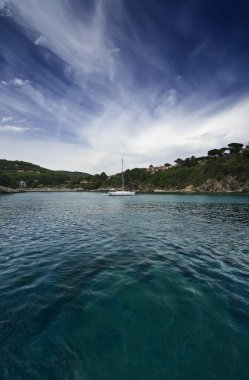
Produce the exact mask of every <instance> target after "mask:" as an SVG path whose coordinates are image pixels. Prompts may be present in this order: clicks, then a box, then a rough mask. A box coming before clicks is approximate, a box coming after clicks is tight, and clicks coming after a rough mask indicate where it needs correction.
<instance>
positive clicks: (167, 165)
mask: <svg viewBox="0 0 249 380" xmlns="http://www.w3.org/2000/svg"><path fill="white" fill-rule="evenodd" d="M164 166H165V167H166V168H170V166H172V165H171V164H169V163H166V164H164Z"/></svg>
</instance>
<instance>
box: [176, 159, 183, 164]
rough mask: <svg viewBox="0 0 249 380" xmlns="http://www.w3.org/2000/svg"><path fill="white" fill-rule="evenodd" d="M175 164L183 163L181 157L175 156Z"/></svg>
mask: <svg viewBox="0 0 249 380" xmlns="http://www.w3.org/2000/svg"><path fill="white" fill-rule="evenodd" d="M174 162H175V163H176V164H177V165H182V164H183V160H182V159H181V158H177V159H176V160H175V161H174Z"/></svg>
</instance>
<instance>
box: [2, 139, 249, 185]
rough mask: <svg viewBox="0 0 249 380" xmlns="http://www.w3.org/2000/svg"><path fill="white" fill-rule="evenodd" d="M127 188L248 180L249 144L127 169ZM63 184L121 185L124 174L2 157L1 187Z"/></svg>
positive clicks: (244, 182) (241, 182)
mask: <svg viewBox="0 0 249 380" xmlns="http://www.w3.org/2000/svg"><path fill="white" fill-rule="evenodd" d="M125 177H126V184H127V188H133V189H136V190H141V191H150V190H154V189H165V190H171V189H172V190H173V189H175V190H180V189H184V188H186V187H187V186H189V185H192V186H194V187H198V186H201V185H202V184H203V183H205V182H206V181H207V180H210V179H215V180H217V181H221V180H225V179H226V178H228V177H233V178H234V179H236V181H238V183H240V184H241V185H242V187H243V184H246V183H248V181H249V146H248V145H247V146H246V147H243V144H239V143H231V144H229V145H228V147H223V148H220V149H211V150H209V151H208V152H207V155H206V156H203V157H194V156H192V157H189V158H186V159H181V158H177V159H176V160H175V165H173V166H171V165H170V164H168V163H166V164H165V165H164V166H161V167H160V168H153V166H152V165H151V166H150V167H149V168H135V169H132V170H126V172H125ZM22 181H24V182H25V185H26V186H27V187H44V186H46V187H48V186H50V187H63V188H77V189H85V190H97V189H109V188H112V187H114V188H119V187H120V184H121V174H120V173H118V174H116V175H114V176H110V177H108V176H107V175H106V174H105V173H101V174H96V175H90V174H87V173H81V172H68V171H53V170H49V169H45V168H42V167H40V166H38V165H33V164H31V163H28V162H23V161H7V160H0V186H8V187H12V188H18V187H20V184H21V183H22Z"/></svg>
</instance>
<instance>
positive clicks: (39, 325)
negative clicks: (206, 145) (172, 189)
mask: <svg viewBox="0 0 249 380" xmlns="http://www.w3.org/2000/svg"><path fill="white" fill-rule="evenodd" d="M0 379H1V380H2V379H3V380H7V379H11V380H12V379H13V380H18V379H20V380H23V379H25V380H29V379H34V380H37V379H38V380H39V379H44V380H45V379H51V380H52V379H53V380H57V379H63V380H65V379H68V380H74V379H83V380H84V379H86V380H95V379H96V380H97V379H99V380H106V379H110V380H123V379H124V380H127V379H128V380H133V379H134V380H147V379H148V380H154V379H156V380H157V379H160V380H164V379H169V380H170V379H174V380H175V379H183V380H185V379H189V380H195V379H198V380H204V379H219V380H220V379H224V380H225V379H226V380H228V379H232V380H235V379H236V380H237V379H239V380H242V379H246V380H248V379H249V196H246V195H238V196H234V195H224V196H222V195H180V194H178V195H170V194H166V195H156V194H155V195H136V196H135V197H107V196H103V195H101V194H94V193H25V194H15V195H6V196H0Z"/></svg>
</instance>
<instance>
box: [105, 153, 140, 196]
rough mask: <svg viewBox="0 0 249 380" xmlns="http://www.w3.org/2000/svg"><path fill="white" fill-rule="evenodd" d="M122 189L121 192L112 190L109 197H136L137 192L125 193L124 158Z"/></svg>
mask: <svg viewBox="0 0 249 380" xmlns="http://www.w3.org/2000/svg"><path fill="white" fill-rule="evenodd" d="M121 175H122V187H121V190H114V189H111V190H110V191H109V193H108V194H107V195H110V196H115V195H116V196H127V195H128V196H129V195H135V194H136V192H135V191H125V184H124V159H123V158H122V174H121Z"/></svg>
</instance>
